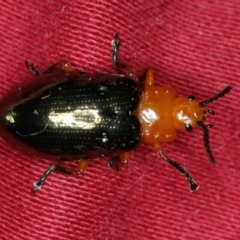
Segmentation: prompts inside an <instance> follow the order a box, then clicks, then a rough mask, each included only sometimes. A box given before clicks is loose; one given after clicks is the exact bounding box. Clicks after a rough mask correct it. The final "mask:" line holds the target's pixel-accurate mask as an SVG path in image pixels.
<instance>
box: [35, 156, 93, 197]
mask: <svg viewBox="0 0 240 240" xmlns="http://www.w3.org/2000/svg"><path fill="white" fill-rule="evenodd" d="M88 162H89V160H81V161H79V163H78V168H77V171H71V170H69V169H67V168H64V167H62V166H60V165H57V164H52V165H51V166H50V167H49V168H48V169H47V170H46V171H45V172H44V173H43V175H42V176H41V177H40V178H39V179H38V180H36V181H34V183H33V192H36V191H38V190H40V189H41V188H42V186H43V184H44V182H45V180H46V178H47V177H48V176H49V175H50V174H51V172H59V173H65V174H73V175H79V174H82V173H84V172H85V170H86V168H87V165H88Z"/></svg>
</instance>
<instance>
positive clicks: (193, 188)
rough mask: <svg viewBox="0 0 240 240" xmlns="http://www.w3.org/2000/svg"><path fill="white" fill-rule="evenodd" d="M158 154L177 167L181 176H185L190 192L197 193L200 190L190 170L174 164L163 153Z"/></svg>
mask: <svg viewBox="0 0 240 240" xmlns="http://www.w3.org/2000/svg"><path fill="white" fill-rule="evenodd" d="M158 154H159V155H160V156H161V157H162V158H163V159H164V160H165V161H166V162H168V163H169V164H171V165H172V166H173V167H175V168H176V169H177V170H178V171H179V172H180V173H181V174H183V175H184V176H185V177H186V178H187V181H188V183H189V185H190V191H191V192H196V191H197V190H198V188H199V185H198V184H197V183H196V182H195V181H194V179H193V177H192V176H191V175H190V173H189V172H188V170H187V169H186V168H185V167H184V166H182V165H181V164H179V163H177V162H174V161H173V160H171V159H169V158H167V157H166V156H165V155H164V154H163V152H162V151H159V152H158Z"/></svg>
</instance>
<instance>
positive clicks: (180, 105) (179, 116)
mask: <svg viewBox="0 0 240 240" xmlns="http://www.w3.org/2000/svg"><path fill="white" fill-rule="evenodd" d="M231 89H232V86H228V87H226V88H225V89H224V90H223V91H221V92H220V93H218V94H217V95H215V96H213V97H211V98H209V99H207V100H205V101H202V102H198V101H197V100H196V99H195V97H194V96H189V97H188V98H186V97H179V98H176V100H175V103H174V110H173V118H174V126H175V129H176V130H187V131H192V129H193V128H194V127H196V126H200V127H201V128H202V130H203V140H204V146H205V149H206V151H207V153H208V155H209V157H210V160H211V162H212V163H214V162H215V161H214V158H213V155H212V152H211V150H210V147H209V140H208V128H210V127H213V125H212V124H208V125H205V124H204V121H205V118H206V115H207V113H210V114H212V115H213V114H214V112H213V110H209V109H207V108H206V105H207V104H209V103H211V102H212V101H214V100H217V99H218V98H219V97H223V96H224V95H225V94H226V93H228V92H229V91H230V90H231Z"/></svg>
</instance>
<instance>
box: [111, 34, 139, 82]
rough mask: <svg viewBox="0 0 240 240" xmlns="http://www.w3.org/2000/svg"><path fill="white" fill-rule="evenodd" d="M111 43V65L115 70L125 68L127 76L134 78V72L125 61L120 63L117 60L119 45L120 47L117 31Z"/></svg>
mask: <svg viewBox="0 0 240 240" xmlns="http://www.w3.org/2000/svg"><path fill="white" fill-rule="evenodd" d="M111 45H112V66H113V68H115V69H117V70H119V71H120V70H122V69H124V70H126V71H127V76H129V77H130V78H132V79H135V78H136V77H135V73H134V72H133V70H132V69H131V68H130V67H129V66H128V65H127V64H125V63H122V62H120V61H119V60H118V52H119V47H120V40H119V36H118V34H117V33H115V34H114V36H113V40H112V42H111Z"/></svg>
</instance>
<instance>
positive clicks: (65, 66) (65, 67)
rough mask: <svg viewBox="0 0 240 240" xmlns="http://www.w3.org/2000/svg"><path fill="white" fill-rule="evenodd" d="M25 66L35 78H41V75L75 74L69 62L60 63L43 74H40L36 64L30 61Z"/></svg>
mask: <svg viewBox="0 0 240 240" xmlns="http://www.w3.org/2000/svg"><path fill="white" fill-rule="evenodd" d="M25 65H26V67H27V69H28V70H29V72H31V73H32V74H33V75H35V76H41V75H44V74H48V73H52V72H73V71H74V68H73V67H72V65H71V64H70V63H69V62H67V61H59V62H57V63H55V64H53V65H52V66H51V67H49V68H48V69H47V70H45V71H43V72H39V71H38V70H37V69H36V68H35V66H34V64H33V63H32V62H30V61H29V60H26V61H25Z"/></svg>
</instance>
